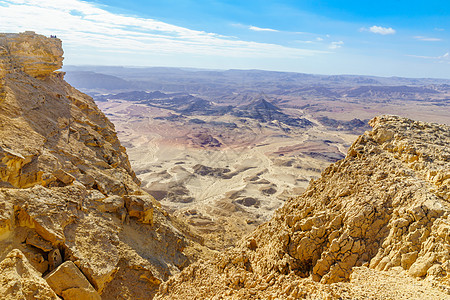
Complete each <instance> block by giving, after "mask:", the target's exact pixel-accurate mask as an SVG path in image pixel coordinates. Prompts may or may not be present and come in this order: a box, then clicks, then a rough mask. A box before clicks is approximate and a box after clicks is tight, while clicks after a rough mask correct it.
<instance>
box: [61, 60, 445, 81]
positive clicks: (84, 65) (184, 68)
mask: <svg viewBox="0 0 450 300" xmlns="http://www.w3.org/2000/svg"><path fill="white" fill-rule="evenodd" d="M94 67H98V68H130V69H134V68H135V69H151V68H155V69H157V68H161V69H164V68H167V69H180V70H185V71H217V72H221V71H234V70H238V71H261V72H280V73H294V74H306V75H313V76H355V77H357V76H361V77H380V78H406V79H438V80H450V78H444V77H414V76H409V77H407V76H396V75H392V76H381V75H370V74H344V73H336V74H323V73H305V72H296V71H280V70H264V69H239V68H231V69H220V68H200V67H180V66H178V67H177V66H175V67H169V66H133V65H95V64H92V65H87V64H80V65H66V64H64V65H63V68H62V70H63V71H64V69H65V68H94Z"/></svg>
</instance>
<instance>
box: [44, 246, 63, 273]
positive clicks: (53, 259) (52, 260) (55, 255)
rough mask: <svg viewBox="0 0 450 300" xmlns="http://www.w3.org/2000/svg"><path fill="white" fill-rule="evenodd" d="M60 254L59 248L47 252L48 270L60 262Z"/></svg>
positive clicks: (54, 267)
mask: <svg viewBox="0 0 450 300" xmlns="http://www.w3.org/2000/svg"><path fill="white" fill-rule="evenodd" d="M62 261H63V259H62V256H61V253H60V252H59V249H53V250H52V251H50V252H49V253H48V264H49V267H50V271H51V270H54V269H56V268H57V267H58V266H59V265H60V264H62Z"/></svg>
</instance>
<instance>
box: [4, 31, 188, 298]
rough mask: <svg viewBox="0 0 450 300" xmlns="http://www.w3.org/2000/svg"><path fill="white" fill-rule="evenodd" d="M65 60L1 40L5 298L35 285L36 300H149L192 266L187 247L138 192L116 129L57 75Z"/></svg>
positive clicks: (44, 41) (57, 50)
mask: <svg viewBox="0 0 450 300" xmlns="http://www.w3.org/2000/svg"><path fill="white" fill-rule="evenodd" d="M62 55H63V50H62V47H61V41H60V40H59V39H57V38H47V37H45V36H42V35H37V34H35V33H33V32H25V33H20V34H0V261H2V262H1V263H0V266H3V267H4V269H5V270H15V271H11V272H9V271H8V272H6V271H5V272H2V274H1V275H0V278H1V282H2V284H1V285H0V294H1V295H3V296H5V297H6V298H7V299H8V298H9V299H17V298H20V297H22V296H23V297H28V296H26V293H32V292H33V291H32V290H31V291H30V284H31V285H32V282H33V280H32V279H30V278H32V277H34V278H37V279H36V281H35V284H36V286H41V288H42V289H43V292H42V293H41V294H42V295H43V296H42V297H40V296H39V295H41V294H39V293H35V294H34V296H33V297H34V298H33V297H32V298H33V299H51V298H52V297H53V296H54V295H55V293H56V294H57V295H58V296H60V297H63V298H64V299H85V298H83V297H88V299H97V298H99V297H101V298H104V299H117V298H119V297H123V298H133V299H137V298H152V296H153V295H154V293H155V292H156V290H157V289H158V286H159V284H160V282H162V281H163V280H166V279H167V278H168V277H169V276H170V275H171V274H174V273H176V272H179V271H180V270H181V269H182V268H184V267H185V266H186V265H187V264H188V261H189V260H188V258H187V257H186V256H185V255H184V254H183V253H182V251H183V249H184V248H185V247H186V245H187V240H186V239H185V237H184V236H183V235H182V234H181V233H180V231H179V230H178V229H177V228H175V226H174V225H173V223H172V221H171V220H170V218H169V217H168V215H167V214H166V213H165V212H164V211H163V210H162V209H161V208H160V205H159V203H158V202H157V201H155V200H154V199H153V198H152V197H151V196H150V195H148V194H147V193H146V192H144V191H143V190H141V189H140V187H139V181H138V179H137V178H136V176H135V174H134V172H133V171H132V170H131V167H130V163H129V161H128V157H127V154H126V152H125V148H124V147H122V146H121V144H120V142H119V140H118V139H117V135H116V132H115V129H114V126H113V124H112V123H111V122H110V121H109V120H108V119H107V118H106V117H105V115H104V114H103V113H102V112H101V111H100V110H99V109H98V108H97V106H96V104H95V103H94V101H93V100H92V98H91V97H89V96H87V95H85V94H83V93H81V92H79V91H77V90H76V89H74V88H73V87H71V86H70V85H69V84H67V83H66V82H65V81H64V79H63V77H64V73H62V72H58V71H57V70H58V69H60V68H61V66H62V60H63V57H62ZM29 269H32V271H30V270H29ZM2 270H3V269H2ZM42 276H43V277H44V278H45V279H46V280H44V279H42ZM65 276H66V277H65ZM64 278H75V279H76V280H75V279H74V280H75V282H72V281H70V282H69V283H67V282H68V281H67V280H65V279H64ZM30 280H31V283H30ZM52 291H54V292H52ZM27 295H28V294H27ZM52 295H53V296H52ZM83 295H84V296H83ZM86 295H87V296H86ZM89 297H91V298H89ZM92 297H93V298H92ZM27 299H28V298H27Z"/></svg>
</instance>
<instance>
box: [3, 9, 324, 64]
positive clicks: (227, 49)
mask: <svg viewBox="0 0 450 300" xmlns="http://www.w3.org/2000/svg"><path fill="white" fill-rule="evenodd" d="M0 7H1V9H0V20H1V21H0V32H22V31H26V30H32V31H36V32H37V33H40V34H44V35H51V34H53V35H55V34H56V35H57V36H58V37H60V38H61V39H62V40H63V45H64V48H65V49H66V52H67V51H70V53H71V54H72V56H73V53H77V51H78V52H80V53H81V52H82V51H84V52H85V53H89V55H90V56H93V55H95V54H94V53H95V51H96V50H97V51H98V52H105V51H117V52H118V53H120V52H124V51H134V53H136V54H141V55H144V54H146V53H147V54H148V55H153V56H155V55H160V56H161V55H197V56H203V55H209V56H220V57H238V58H255V57H262V58H265V57H271V58H279V57H287V58H301V57H305V56H311V55H316V54H320V53H326V52H325V51H318V50H309V49H300V48H294V47H287V46H282V45H278V44H271V43H258V42H251V41H243V40H239V39H236V38H234V37H227V36H222V35H218V34H215V33H208V32H204V31H198V30H191V29H188V28H184V27H180V26H175V25H172V24H168V23H164V22H161V21H158V20H154V19H147V18H141V17H135V16H127V15H121V14H115V13H111V12H109V11H107V7H101V6H97V5H94V4H91V3H88V2H84V1H81V0H58V1H54V0H0ZM255 28H257V27H255ZM260 29H263V30H269V29H268V28H266V29H264V28H260ZM270 30H272V29H270ZM66 56H67V55H66ZM135 60H136V59H135ZM124 61H126V58H125V59H124Z"/></svg>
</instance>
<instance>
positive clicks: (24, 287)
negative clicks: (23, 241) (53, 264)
mask: <svg viewBox="0 0 450 300" xmlns="http://www.w3.org/2000/svg"><path fill="white" fill-rule="evenodd" d="M0 270H1V272H0V295H1V296H2V299H5V300H6V299H8V300H15V299H27V300H34V299H38V300H50V299H55V300H56V299H59V298H58V296H57V295H56V294H55V293H54V292H53V290H52V289H51V288H50V286H49V285H48V284H47V282H46V281H45V280H44V279H43V278H42V277H41V274H40V273H39V272H37V271H36V270H35V269H34V268H33V267H32V266H31V265H30V264H29V262H28V260H27V259H26V257H25V256H24V255H23V253H22V252H20V251H19V250H17V249H14V250H12V251H11V252H10V253H9V254H8V255H7V256H6V257H5V259H4V260H3V261H2V262H0Z"/></svg>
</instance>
